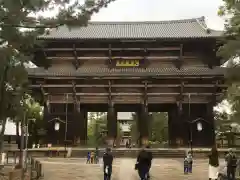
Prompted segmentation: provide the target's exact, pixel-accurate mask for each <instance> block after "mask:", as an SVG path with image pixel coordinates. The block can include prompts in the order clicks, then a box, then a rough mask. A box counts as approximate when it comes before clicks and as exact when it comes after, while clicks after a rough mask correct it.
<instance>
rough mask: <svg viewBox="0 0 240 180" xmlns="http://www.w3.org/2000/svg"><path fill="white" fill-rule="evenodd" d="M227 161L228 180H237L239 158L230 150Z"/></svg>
mask: <svg viewBox="0 0 240 180" xmlns="http://www.w3.org/2000/svg"><path fill="white" fill-rule="evenodd" d="M225 161H226V164H227V178H228V180H235V179H236V177H235V173H236V167H237V156H236V154H235V153H234V152H233V150H232V149H229V150H228V153H227V155H226V157H225Z"/></svg>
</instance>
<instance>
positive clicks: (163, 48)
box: [45, 47, 180, 51]
mask: <svg viewBox="0 0 240 180" xmlns="http://www.w3.org/2000/svg"><path fill="white" fill-rule="evenodd" d="M108 49H109V48H76V51H108ZM45 50H46V51H73V48H45ZM111 50H112V51H121V50H122V48H111ZM124 50H128V51H141V50H143V49H142V48H137V47H136V48H124ZM147 50H149V51H177V50H180V47H162V48H147Z"/></svg>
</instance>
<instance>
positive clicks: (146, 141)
mask: <svg viewBox="0 0 240 180" xmlns="http://www.w3.org/2000/svg"><path fill="white" fill-rule="evenodd" d="M141 144H142V145H143V146H146V145H148V144H149V140H148V137H142V138H141Z"/></svg>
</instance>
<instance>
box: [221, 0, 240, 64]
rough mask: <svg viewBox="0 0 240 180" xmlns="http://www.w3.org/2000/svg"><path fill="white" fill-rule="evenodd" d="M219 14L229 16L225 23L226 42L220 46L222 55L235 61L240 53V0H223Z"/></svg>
mask: <svg viewBox="0 0 240 180" xmlns="http://www.w3.org/2000/svg"><path fill="white" fill-rule="evenodd" d="M223 3H224V4H223V6H221V7H220V8H219V12H218V14H219V15H220V16H225V17H226V18H227V20H226V24H225V30H226V33H225V37H226V38H225V44H224V45H223V46H222V47H221V48H220V51H219V52H220V55H221V56H222V57H224V58H225V59H226V60H230V61H233V60H234V59H235V58H239V55H240V13H239V11H240V1H239V0H223Z"/></svg>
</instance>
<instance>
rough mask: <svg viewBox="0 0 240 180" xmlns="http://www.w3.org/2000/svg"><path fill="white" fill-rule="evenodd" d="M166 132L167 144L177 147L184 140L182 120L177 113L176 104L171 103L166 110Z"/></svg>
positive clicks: (181, 144)
mask: <svg viewBox="0 0 240 180" xmlns="http://www.w3.org/2000/svg"><path fill="white" fill-rule="evenodd" d="M168 118H169V119H168V133H169V146H170V147H178V146H183V142H184V135H183V134H184V129H183V128H184V121H182V119H183V118H182V117H181V116H180V114H179V110H178V106H177V105H176V104H173V105H172V106H171V109H170V110H169V112H168Z"/></svg>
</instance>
